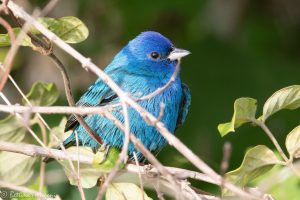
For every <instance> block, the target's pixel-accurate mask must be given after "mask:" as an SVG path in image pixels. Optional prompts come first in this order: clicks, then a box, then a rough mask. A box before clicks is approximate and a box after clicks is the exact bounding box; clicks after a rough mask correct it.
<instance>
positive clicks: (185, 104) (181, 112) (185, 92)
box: [176, 83, 191, 129]
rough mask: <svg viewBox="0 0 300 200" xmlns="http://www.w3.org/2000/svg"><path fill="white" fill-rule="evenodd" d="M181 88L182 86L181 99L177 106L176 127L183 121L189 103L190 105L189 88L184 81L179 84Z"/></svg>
mask: <svg viewBox="0 0 300 200" xmlns="http://www.w3.org/2000/svg"><path fill="white" fill-rule="evenodd" d="M181 88H182V92H183V94H182V99H181V103H180V107H179V113H178V118H177V123H176V129H177V128H178V127H180V126H181V125H182V124H183V123H184V121H185V119H186V116H187V114H188V112H189V109H190V105H191V93H190V89H189V88H188V86H187V85H186V84H184V83H182V84H181Z"/></svg>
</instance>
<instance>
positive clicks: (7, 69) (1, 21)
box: [0, 17, 16, 91]
mask: <svg viewBox="0 0 300 200" xmlns="http://www.w3.org/2000/svg"><path fill="white" fill-rule="evenodd" d="M0 24H1V25H2V26H3V27H4V28H5V29H6V30H7V33H8V35H9V37H10V41H11V44H12V45H13V46H14V48H16V47H15V46H16V37H15V34H14V32H13V30H12V27H11V26H10V25H9V23H7V21H6V20H4V19H3V18H2V17H0ZM10 52H12V51H11V50H10ZM10 55H12V54H10ZM13 57H14V56H7V57H6V58H5V61H4V66H5V70H3V71H4V73H3V75H2V77H1V76H0V77H1V81H0V91H2V89H3V87H4V85H5V83H6V81H7V77H8V75H9V73H10V70H11V67H12V61H13ZM0 74H1V73H0Z"/></svg>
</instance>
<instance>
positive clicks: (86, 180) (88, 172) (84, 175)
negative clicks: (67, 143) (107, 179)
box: [59, 147, 104, 188]
mask: <svg viewBox="0 0 300 200" xmlns="http://www.w3.org/2000/svg"><path fill="white" fill-rule="evenodd" d="M66 150H67V152H70V153H76V154H77V152H78V151H77V147H69V148H68V149H66ZM78 150H79V154H80V155H84V156H87V157H91V158H93V157H94V155H95V154H94V153H93V151H92V149H91V148H87V147H78ZM59 163H60V164H61V165H62V166H63V167H64V171H65V174H66V176H67V178H68V179H69V181H70V184H72V185H77V178H76V175H75V174H74V173H73V171H72V169H71V167H70V165H69V162H68V161H67V160H61V161H59ZM73 165H74V167H75V171H76V173H77V170H78V167H77V166H78V165H77V162H73ZM103 174H104V173H103V172H102V171H101V170H98V169H95V168H93V166H92V165H91V164H84V163H80V180H81V184H82V187H83V188H92V187H94V186H95V185H96V184H97V181H98V179H99V177H100V176H102V175H103Z"/></svg>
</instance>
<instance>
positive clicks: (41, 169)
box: [36, 118, 47, 193]
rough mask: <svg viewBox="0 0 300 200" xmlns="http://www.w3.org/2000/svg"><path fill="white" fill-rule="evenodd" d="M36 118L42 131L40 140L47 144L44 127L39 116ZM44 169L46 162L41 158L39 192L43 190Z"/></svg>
mask: <svg viewBox="0 0 300 200" xmlns="http://www.w3.org/2000/svg"><path fill="white" fill-rule="evenodd" d="M36 119H37V124H38V125H39V127H40V129H41V132H42V140H43V143H44V144H47V135H46V128H45V125H44V124H43V123H42V121H41V120H40V119H39V118H36ZM45 170H46V163H45V162H43V159H41V166H40V177H39V178H40V185H39V192H41V193H42V192H43V189H44V185H45Z"/></svg>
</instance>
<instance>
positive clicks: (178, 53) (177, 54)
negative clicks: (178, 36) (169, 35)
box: [168, 48, 191, 61]
mask: <svg viewBox="0 0 300 200" xmlns="http://www.w3.org/2000/svg"><path fill="white" fill-rule="evenodd" d="M190 53H191V52H189V51H187V50H184V49H178V48H175V49H173V51H171V52H170V54H169V56H168V59H170V60H171V61H173V60H179V59H181V58H182V57H184V56H187V55H189V54H190Z"/></svg>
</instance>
